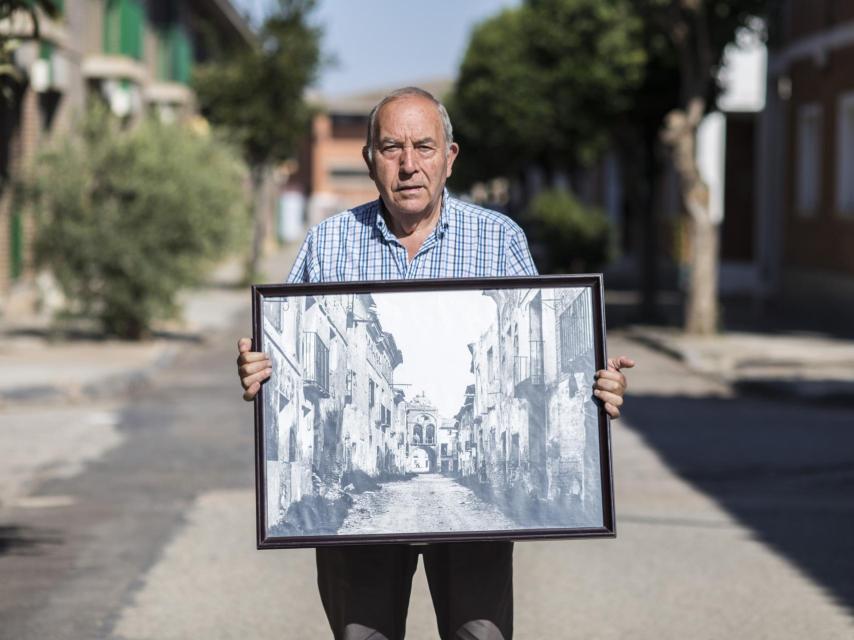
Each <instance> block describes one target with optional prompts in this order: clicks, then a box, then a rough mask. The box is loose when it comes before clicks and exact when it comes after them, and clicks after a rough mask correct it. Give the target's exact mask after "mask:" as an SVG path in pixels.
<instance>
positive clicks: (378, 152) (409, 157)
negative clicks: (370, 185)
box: [365, 96, 458, 222]
mask: <svg viewBox="0 0 854 640" xmlns="http://www.w3.org/2000/svg"><path fill="white" fill-rule="evenodd" d="M375 134H376V135H375V137H374V149H373V154H374V159H373V166H372V165H371V162H369V161H368V158H367V154H366V155H365V161H366V162H368V169H369V170H370V172H371V178H372V179H373V180H374V182H375V183H376V185H377V189H379V192H380V196H381V197H382V199H383V202H384V203H385V205H386V208H387V209H388V210H389V213H391V215H392V216H394V217H395V218H401V222H404V221H405V220H406V218H407V217H408V216H413V217H416V216H419V215H429V214H430V213H431V212H432V211H433V210H434V209H435V208H436V207H437V206H438V204H439V202H440V201H441V199H442V190H443V189H444V188H445V180H447V178H448V176H450V175H451V166H452V165H453V164H454V159H455V158H456V157H457V153H458V147H457V145H456V144H452V145H451V148H450V149H449V150H448V149H447V147H446V144H445V134H444V131H443V130H442V120H441V118H440V116H439V110H438V109H437V108H436V105H435V104H433V102H431V101H430V100H428V99H426V98H422V97H420V96H405V97H402V98H397V99H395V100H392V101H391V102H388V103H386V104H385V105H383V107H382V109H380V111H379V113H378V114H377V130H376V131H375Z"/></svg>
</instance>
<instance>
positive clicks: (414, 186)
mask: <svg viewBox="0 0 854 640" xmlns="http://www.w3.org/2000/svg"><path fill="white" fill-rule="evenodd" d="M418 189H423V187H422V186H421V185H420V184H416V185H410V186H405V187H398V188H397V190H398V191H410V192H411V191H417V190H418Z"/></svg>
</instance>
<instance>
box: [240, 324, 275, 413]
mask: <svg viewBox="0 0 854 640" xmlns="http://www.w3.org/2000/svg"><path fill="white" fill-rule="evenodd" d="M251 348H252V340H251V339H250V338H241V339H240V340H238V341H237V351H238V353H239V354H240V355H238V356H237V375H239V376H240V384H241V385H243V399H244V400H246V401H247V402H248V401H250V400H253V399H254V398H255V395H256V394H257V393H258V391H259V390H260V389H261V383H262V382H263V381H264V380H266V379H267V378H269V377H270V374H271V373H273V369H272V366H273V363H272V362H270V359H269V358H268V357H267V354H265V353H261V352H260V351H250V350H249V349H251Z"/></svg>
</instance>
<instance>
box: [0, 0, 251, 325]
mask: <svg viewBox="0 0 854 640" xmlns="http://www.w3.org/2000/svg"><path fill="white" fill-rule="evenodd" d="M59 4H60V5H61V6H62V14H61V16H60V17H59V18H58V19H56V20H51V19H47V18H43V19H42V20H41V21H40V24H41V41H39V42H33V41H27V42H25V43H24V44H22V45H21V46H20V47H19V48H18V49H17V50H16V51H15V54H14V62H15V66H16V67H17V68H18V70H19V71H20V72H21V73H22V74H23V76H24V77H25V79H26V81H25V83H24V84H22V85H21V86H19V87H18V89H17V91H16V95H15V97H14V99H13V100H12V102H11V103H8V102H3V101H0V309H2V308H5V307H6V306H7V305H8V304H10V294H11V293H12V292H13V290H14V289H15V288H16V285H18V284H22V283H26V282H27V281H28V280H29V279H31V277H32V275H33V269H32V263H31V256H30V250H29V247H30V243H31V240H32V236H33V231H34V229H33V228H32V222H31V221H30V220H29V219H28V218H27V217H25V216H24V215H23V214H22V213H21V212H20V211H17V210H15V209H14V208H13V203H12V199H11V189H10V183H11V182H12V181H13V180H14V179H15V178H16V177H17V176H19V175H20V173H21V171H22V170H23V169H24V167H25V166H26V164H27V163H28V162H29V161H31V160H32V159H33V157H34V156H35V154H36V153H37V151H38V150H39V149H40V148H41V147H42V146H43V145H44V144H45V143H46V142H47V141H48V140H50V139H51V137H52V136H54V135H55V134H57V133H60V132H63V131H68V130H69V129H70V128H71V127H72V126H74V123H75V118H76V117H77V116H78V115H79V114H80V113H81V112H82V110H83V108H84V106H85V104H86V101H87V99H90V98H93V97H97V98H100V99H102V100H103V101H104V102H105V103H106V104H107V105H108V106H109V108H110V109H111V110H112V111H113V112H114V113H115V114H116V115H118V116H120V117H123V118H129V119H133V118H136V117H139V116H140V115H142V114H143V113H145V112H146V111H151V110H153V111H155V112H156V113H158V114H159V115H160V117H162V118H163V119H166V120H170V119H174V118H178V117H180V116H181V115H183V114H187V113H192V112H193V110H194V108H195V103H194V96H193V92H192V90H191V89H190V87H189V82H190V74H191V71H192V67H193V65H194V64H195V63H197V62H199V61H203V60H205V59H206V58H208V57H210V56H211V55H212V54H213V53H214V47H246V46H251V45H252V43H253V41H254V36H253V34H252V32H251V31H250V30H249V27H248V26H247V24H246V23H245V22H244V20H243V19H242V18H241V17H240V15H239V14H238V13H237V12H236V10H235V9H234V7H233V6H232V5H231V4H230V3H229V2H228V0H65V1H64V2H61V3H59ZM0 32H2V33H4V34H18V35H22V36H26V35H29V34H31V33H32V24H31V20H30V18H29V16H28V15H26V14H15V15H13V16H12V18H11V19H10V20H7V21H4V22H3V23H0ZM4 303H5V304H4Z"/></svg>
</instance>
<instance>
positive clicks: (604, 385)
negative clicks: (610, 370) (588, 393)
mask: <svg viewBox="0 0 854 640" xmlns="http://www.w3.org/2000/svg"><path fill="white" fill-rule="evenodd" d="M593 388H594V389H602V390H604V391H613V392H615V393H620V394H621V393H623V391H625V386H624V385H623V383H622V382H620V381H618V380H607V379H605V378H599V379H598V380H597V381H596V383H595V384H594V385H593Z"/></svg>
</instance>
